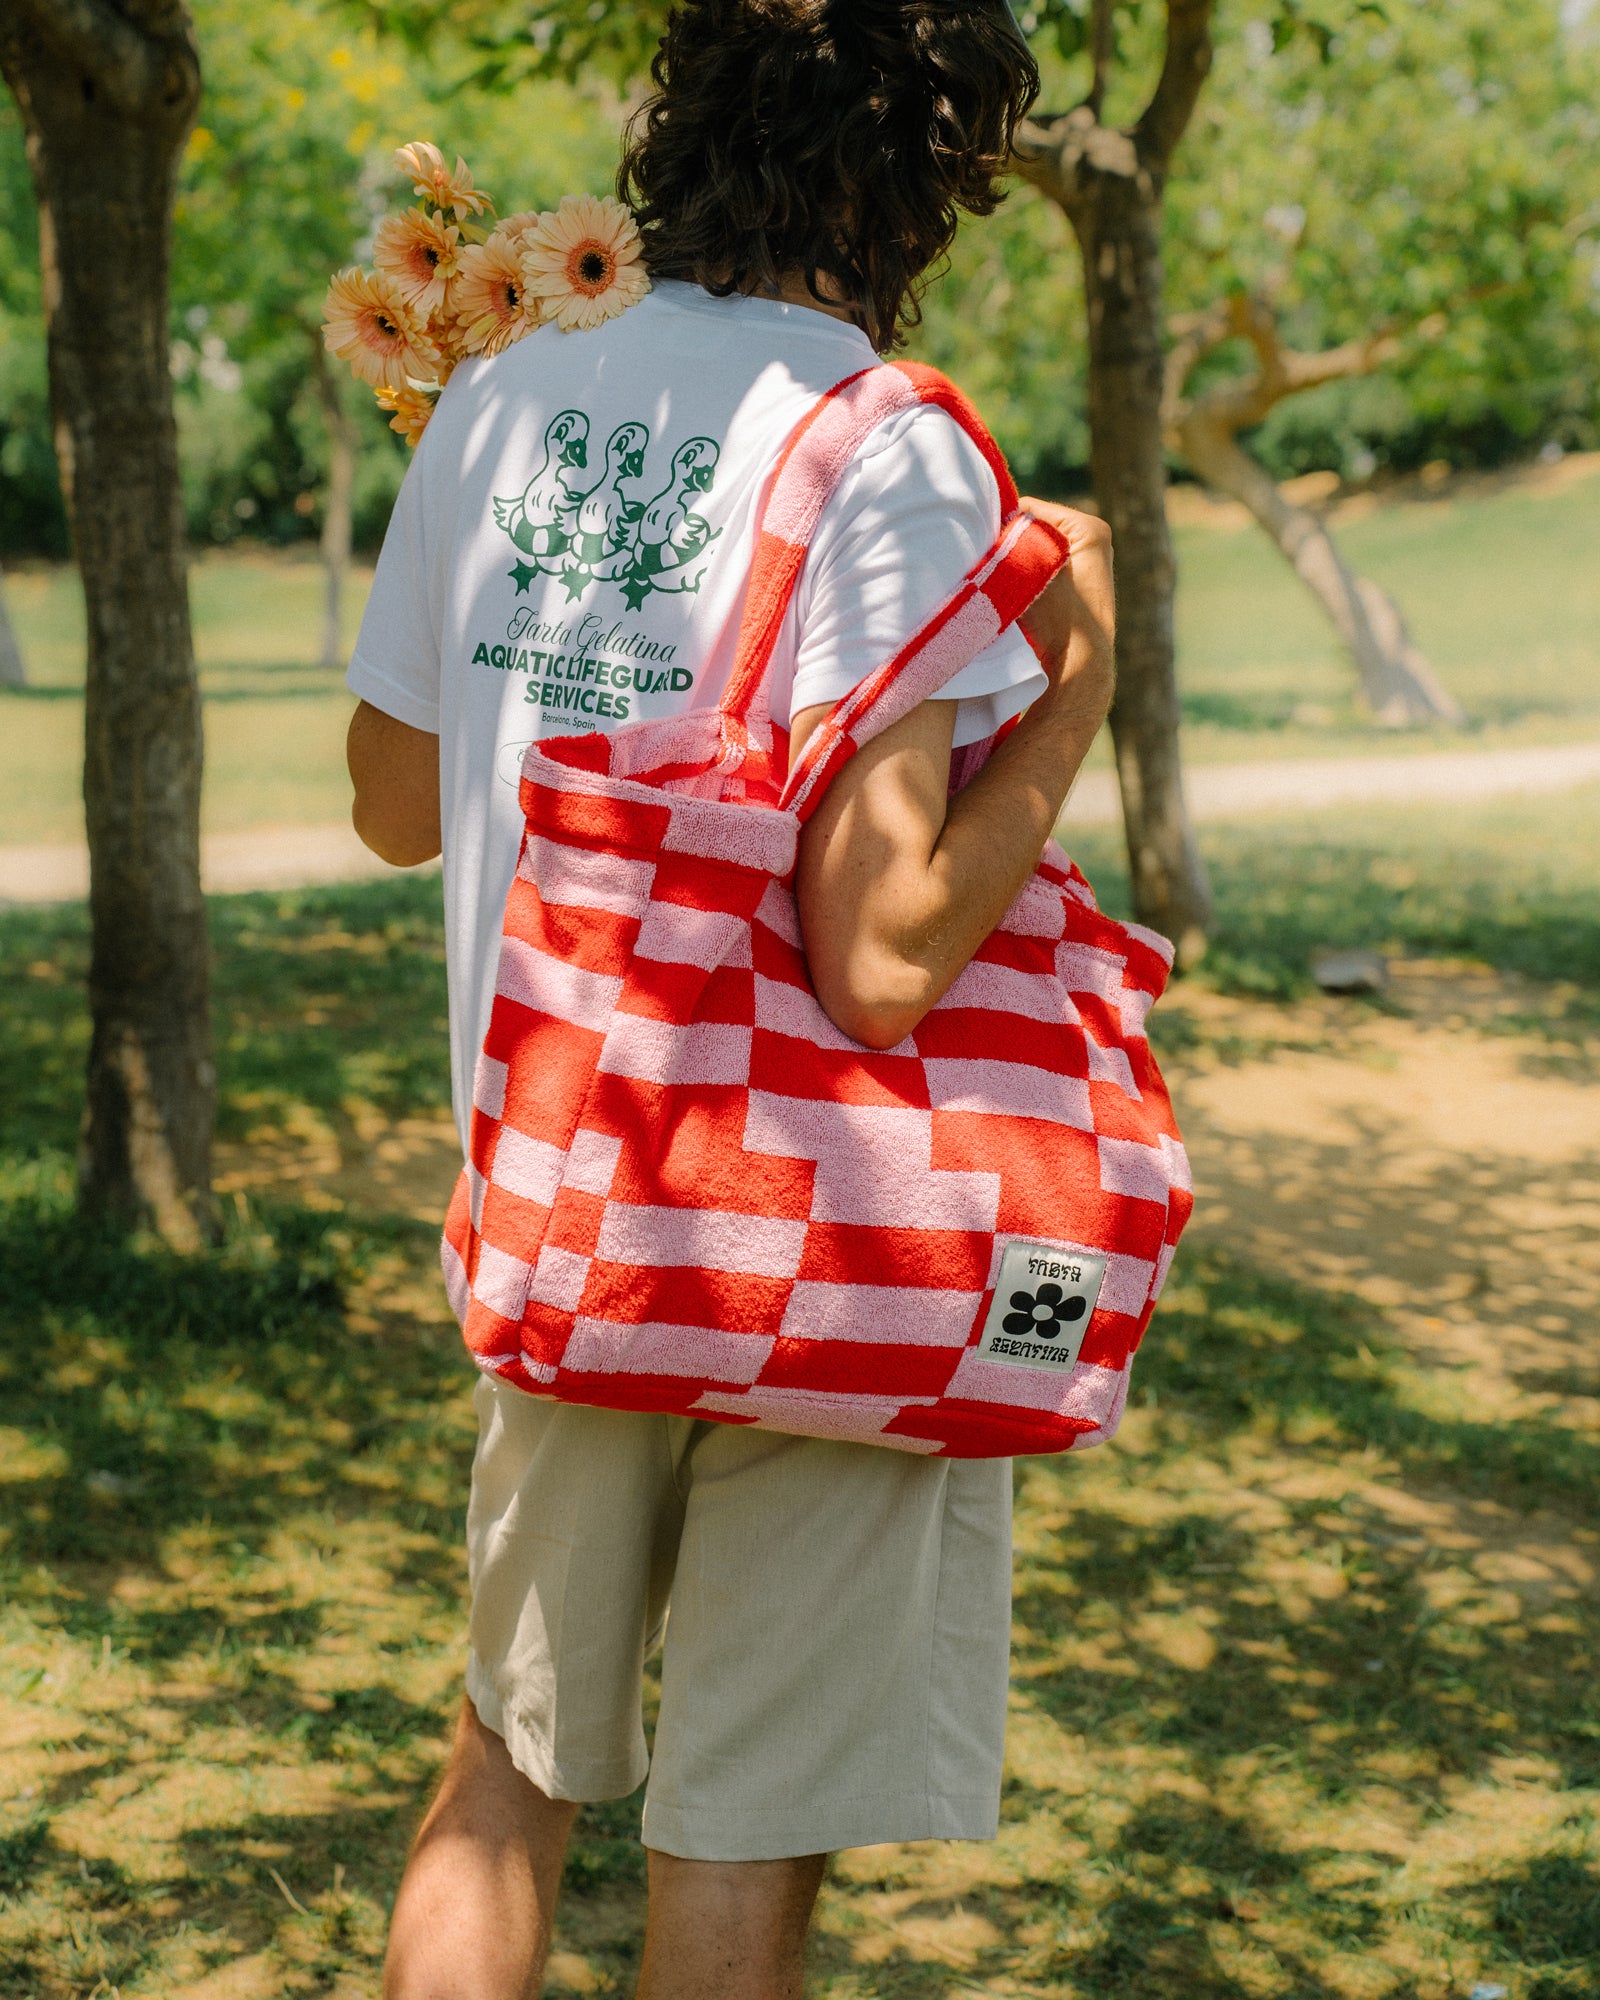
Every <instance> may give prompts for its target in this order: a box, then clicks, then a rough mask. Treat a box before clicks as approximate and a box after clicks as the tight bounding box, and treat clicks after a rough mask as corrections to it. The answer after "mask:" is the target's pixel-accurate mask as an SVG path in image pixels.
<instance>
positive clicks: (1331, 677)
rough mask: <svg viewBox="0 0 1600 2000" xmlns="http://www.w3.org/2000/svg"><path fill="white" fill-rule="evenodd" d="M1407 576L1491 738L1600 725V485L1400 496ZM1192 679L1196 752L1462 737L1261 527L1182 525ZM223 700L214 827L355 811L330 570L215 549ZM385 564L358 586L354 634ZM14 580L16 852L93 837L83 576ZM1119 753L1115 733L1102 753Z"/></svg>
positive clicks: (1187, 677) (1237, 754)
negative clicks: (1433, 716)
mask: <svg viewBox="0 0 1600 2000" xmlns="http://www.w3.org/2000/svg"><path fill="white" fill-rule="evenodd" d="M1340 534H1341V537H1342V539H1343V541H1344V543H1345V545H1346V547H1347V549H1348V551H1349V553H1350V555H1351V557H1352V559H1353V560H1355V561H1356V562H1357V563H1359V564H1360V565H1361V566H1362V567H1364V568H1366V569H1367V570H1369V571H1370V572H1371V573H1372V574H1373V575H1374V576H1376V577H1378V578H1379V579H1380V580H1381V581H1382V582H1384V583H1386V584H1388V585H1389V586H1390V588H1391V589H1393V590H1394V591H1395V592H1396V594H1397V595H1398V596H1399V598H1400V600H1401V602H1402V603H1403V604H1404V605H1405V606H1406V608H1407V610H1408V612H1409V613H1410V615H1411V618H1412V621H1413V624H1414V625H1415V628H1416V632H1417V636H1418V638H1419V640H1420V641H1421V643H1422V645H1423V646H1424V647H1425V649H1426V650H1427V651H1428V653H1429V654H1430V656H1431V657H1432V659H1433V661H1434V663H1435V665H1436V666H1437V667H1438V669H1439V671H1440V673H1441V674H1442V675H1443V677H1444V679H1445V681H1446V683H1447V684H1448V685H1449V686H1450V687H1451V688H1452V690H1453V691H1454V692H1455V694H1456V696H1457V697H1458V699H1459V700H1460V701H1461V703H1462V704H1463V706H1464V707H1465V708H1466V709H1467V711H1468V713H1469V715H1470V717H1471V719H1472V723H1473V729H1472V732H1471V734H1470V735H1469V736H1468V737H1467V738H1466V739H1465V740H1466V741H1467V742H1468V743H1469V744H1478V745H1489V744H1499V743H1524V742H1530V743H1531V742H1563V741H1570V740H1574V739H1578V738H1589V737H1593V736H1596V735H1600V564H1597V563H1596V562H1595V559H1594V552H1595V549H1596V548H1597V547H1600V477H1587V478H1584V479H1581V480H1578V481H1576V482H1574V483H1569V484H1566V485H1560V484H1559V483H1556V484H1554V485H1548V483H1547V485H1541V483H1540V480H1539V478H1538V477H1537V476H1536V477H1534V478H1533V479H1531V480H1529V481H1527V482H1525V483H1523V484H1515V483H1514V484H1512V485H1510V486H1508V487H1506V488H1505V489H1504V490H1502V491H1497V492H1493V493H1490V494H1487V495H1484V496H1481V497H1470V498H1456V499H1437V500H1426V501H1419V500H1412V501H1402V502H1397V503H1395V504H1392V505H1388V506H1384V507H1382V508H1380V509H1378V510H1377V511H1376V512H1374V513H1372V514H1370V515H1369V516H1368V517H1367V518H1365V519H1362V520H1358V521H1354V522H1351V523H1350V524H1349V525H1348V526H1345V527H1342V528H1341V529H1340ZM1177 539H1178V554H1179V561H1180V565H1181V567H1180V588H1179V598H1178V634H1179V654H1180V673H1181V678H1182V682H1183V689H1184V701H1185V709H1186V715H1187V720H1188V738H1187V748H1188V754H1189V756H1190V757H1191V758H1192V759H1194V760H1196V761H1199V762H1210V763H1215V762H1224V761H1233V760H1235V759H1241V760H1242V759H1248V758H1253V757H1290V756H1299V757H1305V756H1329V755H1381V754H1384V753H1386V752H1395V751H1401V750H1407V749H1416V748H1418V747H1419V746H1422V747H1425V746H1427V745H1429V744H1438V745H1440V746H1444V745H1450V746H1453V747H1460V745H1461V743H1462V741H1463V739H1462V738H1461V737H1460V736H1459V735H1456V734H1453V733H1451V732H1446V731H1426V732H1421V733H1420V734H1414V733H1410V732H1407V733H1397V732H1391V731H1380V730H1373V729H1371V728H1370V727H1368V726H1366V725H1365V724H1364V723H1363V722H1362V721H1361V718H1360V717H1359V715H1358V714H1357V712H1356V709H1355V707H1354V705H1353V702H1352V699H1351V692H1350V690H1351V676H1350V673H1349V671H1348V669H1347V668H1346V667H1345V666H1344V665H1343V663H1342V660H1341V656H1340V654H1339V652H1338V649H1337V647H1336V646H1335V644H1334V642H1333V640H1332V638H1331V636H1330V633H1329V631H1328V628H1327V626H1326V624H1325V623H1324V621H1323V620H1322V618H1321V616H1320V614H1319V613H1318V612H1317V610H1316V609H1315V607H1314V606H1313V605H1312V603H1311V601H1310V599H1309V598H1308V597H1307V596H1306V594H1305V592H1304V591H1303V589H1302V588H1301V586H1300V585H1299V584H1298V583H1297V582H1296V581H1295V579H1294V577H1293V576H1292V575H1291V573H1290V572H1289V570H1288V569H1287V567H1286V566H1285V564H1284V563H1283V561H1282V559H1281V558H1280V557H1279V556H1278V555H1277V553H1276V552H1275V551H1274V550H1273V549H1272V548H1270V547H1269V546H1268V544H1267V542H1266V540H1265V538H1264V537H1263V536H1262V535H1261V534H1260V532H1259V531H1258V530H1257V529H1255V528H1253V527H1248V526H1247V527H1242V528H1237V529H1234V528H1218V527H1212V526H1198V525H1190V526H1184V527H1180V529H1179V530H1178V537H1177ZM192 576H193V582H192V591H193V604H194V621H195V643H196V648H197V650H198V654H199V659H200V666H201V678H202V684H203V687H204V690H205V697H206V731H207V738H206V740H207V753H206V754H207V768H206V795H205V809H204V810H205V823H206V825H207V827H208V828H210V829H213V830H221V829H228V828H244V827H249V826H267V825H274V824H279V825H282V824H297V825H317V824H323V823H330V822H334V821H342V820H343V819H344V817H345V814H346V812H347V810H348V798H347V795H346V785H345V777H344V757H343V742H344V728H345V723H346V721H347V719H348V716H349V712H350V707H351V703H350V699H349V697H348V696H347V695H346V693H345V691H344V687H343V683H342V681H341V679H340V677H339V676H338V675H336V674H334V675H330V674H325V673H323V672H321V671H320V670H319V669H318V668H317V667H316V666H315V665H313V664H312V662H313V661H314V660H315V658H316V648H317V644H318V635H319V632H320V617H321V612H320V603H321V597H320V592H321V576H320V572H319V571H318V569H317V567H316V565H315V564H314V563H312V562H309V561H306V560H304V559H302V558H298V557H295V558H290V557H287V556H285V557H270V556H266V555H256V556H250V555H244V556H240V555H226V556H207V557H205V558H204V559H202V560H200V561H199V562H197V563H196V564H195V567H194V570H193V572H192ZM369 580H370V578H369V574H368V572H366V571H359V572H358V573H357V574H356V575H355V577H354V578H353V580H352V587H351V591H350V603H349V606H348V611H349V618H348V621H347V623H348V633H347V637H348V638H353V637H354V632H355V625H356V622H357V620H358V619H359V615H360V607H361V603H362V601H363V598H364V593H365V589H366V587H367V584H368V582H369ZM7 590H8V593H9V600H10V603H11V607H12V612H13V615H14V618H15V620H16V624H17V627H18V630H19V632H20V634H21V637H22V641H23V645H24V647H25V649H26V652H27V657H28V661H29V668H30V672H31V673H32V675H33V678H34V680H35V682H36V686H35V687H33V688H32V689H29V690H28V691H26V692H23V693H20V694H19V693H12V692H9V691H3V690H0V717H3V718H4V725H5V726H4V731H3V736H0V844H5V843H7V842H13V841H15V842H29V841H58V840H63V841H64V840H71V839H74V838H77V837H79V836H80V834H81V830H82V808H81V805H80V802H79V798H78V783H79V764H80V760H81V743H80V737H81V732H82V716H81V707H80V701H79V695H78V690H79V689H80V688H81V686H82V627H83V617H82V607H81V602H80V600H79V598H78V594H77V583H76V578H75V576H74V574H73V573H72V572H71V571H70V570H65V569H58V570H49V569H40V568H34V569H30V570H26V571H23V572H21V573H20V574H17V575H14V576H11V577H9V578H8V580H7ZM1096 754H1097V756H1098V757H1100V758H1102V759H1103V758H1104V757H1105V756H1106V754H1107V753H1106V750H1105V747H1104V745H1103V744H1102V746H1101V747H1100V748H1099V749H1098V750H1097V753H1096Z"/></svg>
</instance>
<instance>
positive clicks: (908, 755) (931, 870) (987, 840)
mask: <svg viewBox="0 0 1600 2000" xmlns="http://www.w3.org/2000/svg"><path fill="white" fill-rule="evenodd" d="M1025 504H1026V505H1027V506H1028V507H1029V508H1030V509H1031V510H1033V511H1034V512H1035V513H1036V514H1038V515H1040V516H1041V517H1042V518H1044V519H1047V520H1049V521H1050V522H1051V523H1052V525H1054V526H1055V527H1056V528H1057V530H1058V532H1061V533H1063V534H1064V535H1065V536H1066V538H1067V540H1068V543H1069V547H1070V549H1071V561H1070V563H1069V564H1068V566H1067V568H1065V569H1063V570H1062V571H1061V572H1060V573H1059V574H1058V575H1057V576H1056V577H1055V578H1054V579H1053V580H1052V581H1051V582H1050V583H1049V584H1048V585H1047V586H1046V588H1045V590H1044V591H1043V592H1042V593H1041V595H1040V596H1039V597H1038V598H1037V599H1035V601H1034V603H1033V604H1032V605H1031V606H1030V607H1029V609H1028V611H1027V612H1026V613H1025V614H1024V618H1023V621H1022V622H1023V627H1024V630H1025V631H1026V632H1027V635H1028V637H1029V639H1030V640H1031V641H1032V643H1033V646H1034V649H1035V651H1036V652H1037V653H1038V655H1039V658H1040V660H1041V661H1042V662H1043V665H1044V669H1045V673H1046V675H1047V677H1048V680H1049V687H1048V690H1047V692H1046V693H1045V694H1044V695H1043V696H1041V697H1040V699H1039V700H1038V701H1037V702H1035V703H1034V705H1033V707H1032V708H1030V709H1029V710H1028V712H1027V714H1026V715H1025V716H1024V717H1023V718H1022V720H1021V722H1020V723H1019V724H1018V725H1017V727H1016V728H1015V729H1014V730H1013V731H1012V732H1011V734H1010V735H1009V736H1008V737H1007V738H1006V740H1005V742H1004V743H1002V744H1001V745H1000V747H999V748H998V749H997V750H996V751H995V753H994V755H993V756H992V757H991V758H990V759H989V762H988V763H987V764H986V765H985V766H984V768H983V770H982V771H981V772H980V773H979V774H978V776H977V777H976V778H975V779H974V780H973V782H972V783H971V784H970V785H968V786H966V787H965V788H964V789H963V790H962V791H961V792H960V793H959V794H958V795H957V796H956V797H955V798H954V799H951V798H950V797H949V796H948V772H949V762H950V741H951V733H952V723H953V715H954V710H953V706H952V704H951V703H949V702H944V701H929V702H924V703H923V704H922V707H921V708H920V709H916V710H914V711H913V712H912V714H910V715H908V716H906V717H904V718H903V719H902V720H901V721H900V722H898V723H896V724H894V725H893V726H892V727H891V728H890V729H888V730H886V731H885V732H884V733H883V735H882V736H880V737H877V738H875V739H873V740H871V741H869V742H868V743H867V744H866V745H865V746H864V748H863V749H861V750H859V751H857V753H856V754H855V756H854V757H853V758H851V760H850V762H849V763H848V764H847V765H846V766H845V768H844V770H843V771H841V772H840V774H839V776H838V777H837V778H836V779H835V780H834V783H833V786H832V787H831V789H830V791H829V793H828V795H827V797H826V798H825V799H824V800H823V802H822V805H821V807H820V809H819V810H818V812H817V814H816V816H815V818H814V819H813V820H812V821H811V823H810V824H809V825H808V826H807V828H806V831H805V834H804V836H803V838H802V840H801V843H800V860H799V867H798V870H797V872H796V879H795V887H796V891H797V893H798V897H799V903H800V927H801V932H802V935H803V936H804V938H805V944H806V955H807V958H808V960H809V962H810V967H811V976H812V981H813V983H814V985H815V987H816V991H817V997H818V999H819V1000H820V1001H821V1002H822V1004H823V1006H824V1008H825V1009H826V1010H827V1012H828V1015H829V1017H830V1018H831V1019H832V1020H833V1021H834V1022H835V1023H836V1025H837V1026H839V1027H840V1028H842V1029H843V1030H844V1031H845V1033H846V1034H848V1035H851V1036H852V1037H854V1039H855V1040H857V1041H860V1042H865V1043H866V1044H867V1045H868V1046H869V1047H872V1048H892V1047H893V1046H894V1044H895V1043H896V1042H898V1041H900V1040H902V1039H903V1038H904V1037H905V1036H906V1035H908V1034H910V1032H911V1031H912V1029H914V1028H915V1027H916V1025H917V1023H918V1022H919V1021H920V1020H921V1019H922V1017H923V1015H924V1014H926V1013H927V1011H928V1009H929V1008H930V1007H932V1006H934V1005H935V1004H936V1003H937V1002H938V1001H939V999H940V998H941V997H942V996H943V994H944V993H945V991H946V990H947V989H948V987H949V986H950V985H951V984H952V982H953V981H954V980H955V979H956V978H957V977H958V976H959V974H960V973H961V971H962V969H963V967H964V966H966V965H967V964H968V962H969V961H970V960H971V958H972V955H973V953H974V952H976V951H977V949H978V948H979V946H980V945H981V944H982V943H983V941H984V939H985V938H986V937H987V936H988V935H989V933H990V932H991V931H992V930H993V929H994V927H995V926H996V924H998V923H999V921H1000V919H1001V918H1002V917H1003V916H1004V915H1005V912H1006V910H1007V909H1008V908H1009V907H1010V905H1011V904H1012V902H1013V901H1014V900H1015V898H1016V896H1017V892H1018V891H1019V890H1020V889H1021V887H1022V885H1023V883H1024V882H1025V881H1026V880H1027V879H1028V876H1029V875H1030V874H1031V872H1032V871H1033V869H1034V868H1035V867H1036V866H1037V864H1038V860H1039V855H1040V852H1041V850H1042V849H1043V847H1044V844H1045V842H1046V841H1047V840H1048V839H1049V837H1050V833H1051V830H1052V829H1053V828H1054V826H1055V823H1056V819H1057V817H1058V816H1059V814H1060V811H1061V808H1062V806H1063V805H1064V804H1065V802H1066V797H1067V793H1068V791H1069V790H1070V789H1071V786H1072V781H1073V779H1074V778H1076V777H1077V775H1078V772H1079V770H1080V769H1081V767H1082V764H1083V760H1084V758H1085V756H1086V755H1087V754H1088V751H1089V746H1090V744H1091V743H1092V742H1093V741H1094V738H1095V733H1096V731H1097V730H1098V729H1099V727H1100V725H1101V723H1102V722H1103V721H1104V720H1105V716H1106V711H1107V710H1108V709H1109V707H1110V705H1111V695H1112V690H1113V687H1114V684H1115V669H1114V666H1113V659H1114V645H1115V632H1116V609H1115V602H1114V598H1113V592H1112V583H1111V543H1110V536H1109V534H1108V532H1107V530H1106V528H1105V525H1104V523H1103V522H1100V521H1098V520H1095V519H1093V518H1092V517H1090V516H1088V515H1085V514H1081V513H1078V512H1075V511H1074V510H1073V509H1071V508H1064V507H1058V506H1054V505H1052V504H1051V503H1049V502H1046V501H1035V500H1030V501H1028V502H1026V503H1025ZM825 712H826V711H825V710H824V709H822V708H816V709H811V710H807V711H806V712H805V713H804V714H803V715H798V716H796V717H795V718H794V738H793V754H797V753H798V751H799V749H800V747H801V746H802V745H803V744H804V742H805V741H806V738H807V735H808V734H809V732H810V730H811V729H812V728H814V727H816V725H817V724H818V723H820V721H821V720H822V717H823V715H824V714H825Z"/></svg>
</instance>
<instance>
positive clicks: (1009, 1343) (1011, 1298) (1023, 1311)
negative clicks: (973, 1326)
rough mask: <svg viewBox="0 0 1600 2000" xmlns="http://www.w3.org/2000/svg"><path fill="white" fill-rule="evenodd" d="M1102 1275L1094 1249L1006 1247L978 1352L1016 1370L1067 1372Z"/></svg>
mask: <svg viewBox="0 0 1600 2000" xmlns="http://www.w3.org/2000/svg"><path fill="white" fill-rule="evenodd" d="M1105 1275H1106V1260H1105V1258H1104V1257H1103V1256H1101V1255H1100V1254H1099V1253H1098V1252H1096V1251H1093V1250H1063V1249H1062V1247H1061V1245H1060V1244H1059V1243H1008V1244H1007V1245H1006V1247H1005V1251H1004V1254H1003V1255H1002V1256H1001V1259H1000V1276H999V1278H998V1279H997V1280H996V1282H995V1288H994V1302H993V1304H992V1305H991V1306H990V1307H989V1317H988V1318H987V1319H986V1320H985V1321H984V1323H983V1337H982V1339H981V1340H980V1341H979V1342H978V1353H979V1354H980V1355H982V1357H983V1358H984V1360H986V1361H1008V1362H1010V1363H1011V1364H1012V1365H1013V1366H1014V1367H1018V1368H1071V1367H1072V1366H1073V1364H1074V1363H1075V1362H1076V1360H1077V1358H1078V1350H1079V1349H1080V1348H1081V1347H1082V1346H1083V1336H1084V1334H1085V1333H1086V1332H1087V1331H1088V1327H1089V1316H1090V1314H1091V1313H1092V1312H1093V1311H1094V1307H1095V1301H1096V1299H1098V1298H1099V1296H1100V1286H1101V1284H1102V1282H1103V1281H1104V1278H1105Z"/></svg>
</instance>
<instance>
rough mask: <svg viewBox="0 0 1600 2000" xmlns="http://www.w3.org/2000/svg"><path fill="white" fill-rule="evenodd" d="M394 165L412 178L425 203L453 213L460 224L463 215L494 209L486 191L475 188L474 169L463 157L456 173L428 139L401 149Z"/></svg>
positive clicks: (457, 157)
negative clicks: (473, 181) (430, 203)
mask: <svg viewBox="0 0 1600 2000" xmlns="http://www.w3.org/2000/svg"><path fill="white" fill-rule="evenodd" d="M394 163H395V165H396V166H397V167H398V168H399V169H400V171H401V172H402V173H403V174H409V175H410V176H411V185H412V186H413V187H414V188H415V189H416V191H417V193H418V194H419V195H420V196H421V197H422V199H423V200H424V201H427V202H432V204H433V206H434V207H435V208H441V209H443V208H447V209H450V210H451V211H452V212H453V213H454V214H455V216H456V217H457V219H458V220H459V219H460V217H462V216H463V215H476V214H477V213H478V212H479V210H480V209H485V208H493V207H494V203H493V202H492V201H491V200H490V199H489V197H488V195H487V194H485V193H484V191H483V189H482V188H475V187H474V186H473V185H472V169H471V168H470V167H469V166H468V165H467V163H466V161H465V160H464V159H462V157H461V155H460V154H459V153H457V155H456V164H455V168H454V170H453V171H452V170H451V169H450V168H449V167H447V166H446V165H445V163H444V154H443V153H441V152H440V151H439V148H438V147H437V146H432V145H430V144H429V143H428V141H427V140H426V139H417V140H414V141H413V142H412V144H411V145H409V146H402V147H401V148H400V150H399V152H398V153H396V154H395V156H394Z"/></svg>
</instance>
